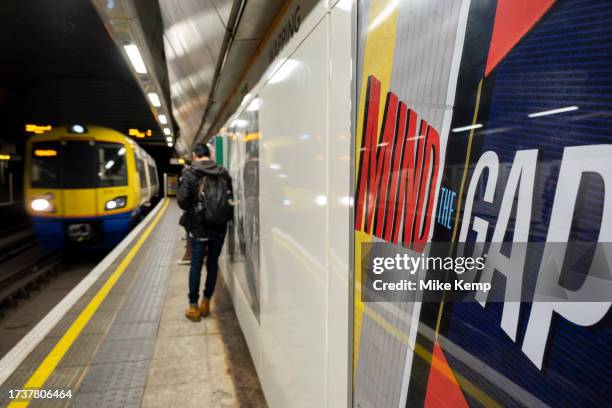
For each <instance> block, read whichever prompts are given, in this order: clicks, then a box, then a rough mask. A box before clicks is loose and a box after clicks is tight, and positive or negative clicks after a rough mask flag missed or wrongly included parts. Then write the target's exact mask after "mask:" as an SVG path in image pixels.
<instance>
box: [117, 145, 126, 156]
mask: <svg viewBox="0 0 612 408" xmlns="http://www.w3.org/2000/svg"><path fill="white" fill-rule="evenodd" d="M117 154H118V155H119V156H123V155H124V154H125V147H122V148H121V149H119V151H118V152H117Z"/></svg>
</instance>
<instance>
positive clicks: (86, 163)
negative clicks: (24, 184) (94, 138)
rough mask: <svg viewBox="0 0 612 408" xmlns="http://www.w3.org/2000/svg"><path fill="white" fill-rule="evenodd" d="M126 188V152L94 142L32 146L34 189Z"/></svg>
mask: <svg viewBox="0 0 612 408" xmlns="http://www.w3.org/2000/svg"><path fill="white" fill-rule="evenodd" d="M125 185H127V168H126V161H125V148H124V147H123V146H122V145H121V144H118V143H95V142H91V141H62V142H37V143H33V144H32V176H31V186H32V188H66V189H85V188H98V187H112V186H125Z"/></svg>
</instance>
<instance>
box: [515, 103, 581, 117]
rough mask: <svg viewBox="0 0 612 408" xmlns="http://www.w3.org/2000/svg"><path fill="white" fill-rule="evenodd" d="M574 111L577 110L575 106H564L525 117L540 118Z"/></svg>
mask: <svg viewBox="0 0 612 408" xmlns="http://www.w3.org/2000/svg"><path fill="white" fill-rule="evenodd" d="M575 110H578V107H577V106H566V107H565V108H559V109H551V110H547V111H542V112H535V113H530V114H529V115H527V116H529V117H530V118H537V117H540V116H548V115H555V114H557V113H563V112H571V111H575Z"/></svg>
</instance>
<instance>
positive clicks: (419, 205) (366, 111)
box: [353, 0, 612, 408]
mask: <svg viewBox="0 0 612 408" xmlns="http://www.w3.org/2000/svg"><path fill="white" fill-rule="evenodd" d="M611 23H612V12H611V11H610V9H609V6H608V5H606V4H605V3H603V2H598V1H553V0H541V1H522V0H521V1H510V0H498V1H484V0H480V1H477V0H472V1H469V0H463V1H459V0H457V1H446V0H432V1H427V2H422V1H416V0H406V1H401V2H398V1H394V0H388V1H387V0H382V1H374V0H372V1H359V2H358V13H357V35H358V42H357V103H358V104H357V118H356V125H355V132H356V133H355V152H354V155H355V156H354V159H355V160H354V162H355V167H356V168H355V184H354V194H355V195H354V200H355V201H354V203H355V207H354V208H355V217H354V278H355V287H354V322H353V323H354V330H353V359H354V361H353V405H354V406H355V407H362V408H365V407H374V406H389V407H392V406H393V407H395V406H397V407H404V406H406V407H412V406H427V407H433V406H453V407H468V406H469V407H472V406H474V407H476V406H487V407H505V406H525V407H536V406H567V405H568V404H570V405H571V406H589V407H594V406H606V405H607V404H609V395H610V393H611V392H612V389H611V388H610V383H609V382H606V380H605V379H606V378H607V377H608V376H609V362H610V360H611V358H612V351H611V349H610V347H609V344H610V342H611V334H612V327H611V325H610V323H611V317H610V305H611V304H612V302H611V299H610V295H609V294H610V290H611V289H612V286H611V282H612V278H611V276H610V270H611V267H610V265H612V252H610V248H608V245H607V244H609V243H610V242H612V164H611V163H612V162H611V161H610V160H611V158H612V131H611V130H610V129H612V128H611V127H610V124H611V123H610V118H611V117H612V112H611V111H610V107H611V106H612V92H611V91H610V89H612V88H611V86H612V83H611V80H610V78H611V77H612V76H611V74H612V72H611V71H612V63H611V62H612V61H611V60H612V42H610V39H612V24H611ZM475 243H477V244H475ZM491 243H493V244H491ZM578 247H579V249H577V248H578ZM476 252H478V254H481V255H483V254H484V256H485V257H487V256H488V257H487V258H486V266H485V267H484V269H483V270H482V271H480V272H479V274H478V275H477V277H476V279H477V280H478V281H480V282H485V283H488V284H490V286H491V289H490V293H487V294H486V295H483V294H482V293H481V294H479V295H477V296H476V298H475V299H472V300H471V301H467V300H464V301H461V300H457V299H456V298H453V297H452V296H450V293H442V295H441V296H440V297H439V298H437V299H426V300H427V301H422V300H423V299H422V293H419V292H415V293H413V294H408V295H404V296H403V297H401V298H400V299H396V300H393V299H387V301H373V300H372V298H371V297H368V296H367V295H365V293H366V289H365V287H366V284H370V283H371V282H365V281H364V278H363V276H362V267H363V266H364V265H365V264H364V262H368V263H369V262H370V260H372V259H374V258H375V257H381V256H387V257H394V256H401V255H403V254H407V255H409V256H411V257H415V256H421V257H431V256H448V257H451V258H453V259H455V260H456V259H458V258H459V257H462V256H465V255H466V254H467V255H477V254H476ZM434 272H435V271H432V270H430V269H428V268H427V267H422V268H420V269H418V270H417V271H416V276H417V277H418V278H419V279H428V278H430V277H431V276H432V275H433V274H434ZM364 276H365V275H364ZM442 292H444V291H442ZM559 293H562V294H563V295H562V296H560V297H559V295H558V294H559ZM547 294H549V295H550V296H548V295H547ZM602 294H603V295H602ZM555 296H557V297H555ZM561 298H562V299H561ZM451 299H452V300H451ZM560 299H561V300H560Z"/></svg>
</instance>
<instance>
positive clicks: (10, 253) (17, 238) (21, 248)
mask: <svg viewBox="0 0 612 408" xmlns="http://www.w3.org/2000/svg"><path fill="white" fill-rule="evenodd" d="M61 261H62V256H61V254H60V253H58V252H52V251H48V250H46V249H44V248H42V247H40V246H39V245H38V243H37V241H36V238H35V236H34V234H33V232H32V231H31V230H20V231H18V232H15V233H13V234H10V235H8V236H4V237H3V238H0V305H2V304H6V303H12V302H13V301H14V298H15V297H16V296H19V295H24V294H25V293H27V289H28V288H29V287H32V286H35V285H36V283H37V282H38V281H40V280H41V279H45V278H46V276H47V275H48V274H49V273H52V272H53V271H54V270H55V268H56V267H57V266H58V265H59V263H60V262H61Z"/></svg>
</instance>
